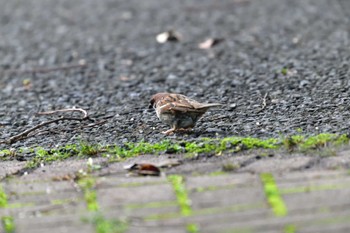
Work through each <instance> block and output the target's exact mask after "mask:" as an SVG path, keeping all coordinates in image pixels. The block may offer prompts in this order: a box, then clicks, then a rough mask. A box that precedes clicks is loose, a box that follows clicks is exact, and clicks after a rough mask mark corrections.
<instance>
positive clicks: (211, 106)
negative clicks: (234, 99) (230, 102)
mask: <svg viewBox="0 0 350 233" xmlns="http://www.w3.org/2000/svg"><path fill="white" fill-rule="evenodd" d="M221 106H222V104H219V103H213V104H203V105H202V106H201V107H200V108H213V107H221Z"/></svg>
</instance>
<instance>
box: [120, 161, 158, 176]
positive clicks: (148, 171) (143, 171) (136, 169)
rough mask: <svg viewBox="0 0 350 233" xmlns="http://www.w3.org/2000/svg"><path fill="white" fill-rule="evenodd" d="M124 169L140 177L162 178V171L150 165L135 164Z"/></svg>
mask: <svg viewBox="0 0 350 233" xmlns="http://www.w3.org/2000/svg"><path fill="white" fill-rule="evenodd" d="M124 169H126V170H128V171H129V172H130V173H132V174H136V175H139V176H160V169H159V168H158V167H157V166H155V165H153V164H150V163H134V164H131V165H128V166H125V167H124Z"/></svg>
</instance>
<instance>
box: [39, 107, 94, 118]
mask: <svg viewBox="0 0 350 233" xmlns="http://www.w3.org/2000/svg"><path fill="white" fill-rule="evenodd" d="M57 112H81V113H82V114H83V117H82V118H81V120H85V119H87V118H89V117H88V113H87V111H85V110H84V109H82V108H65V109H59V110H53V111H47V112H38V113H37V114H38V115H51V114H55V113H57ZM79 119H80V118H79Z"/></svg>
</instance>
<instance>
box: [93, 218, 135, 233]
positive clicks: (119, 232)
mask: <svg viewBox="0 0 350 233" xmlns="http://www.w3.org/2000/svg"><path fill="white" fill-rule="evenodd" d="M92 223H93V224H94V225H95V230H96V233H123V232H125V231H126V230H127V229H128V225H127V223H126V222H124V221H120V220H110V219H106V218H105V217H104V216H102V215H100V214H97V215H95V216H94V218H93V220H92Z"/></svg>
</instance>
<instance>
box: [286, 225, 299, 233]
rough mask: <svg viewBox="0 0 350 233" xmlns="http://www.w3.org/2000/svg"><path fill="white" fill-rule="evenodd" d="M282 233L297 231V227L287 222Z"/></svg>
mask: <svg viewBox="0 0 350 233" xmlns="http://www.w3.org/2000/svg"><path fill="white" fill-rule="evenodd" d="M283 232H284V233H295V232H297V227H296V226H295V225H294V224H287V225H285V226H284V229H283Z"/></svg>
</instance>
